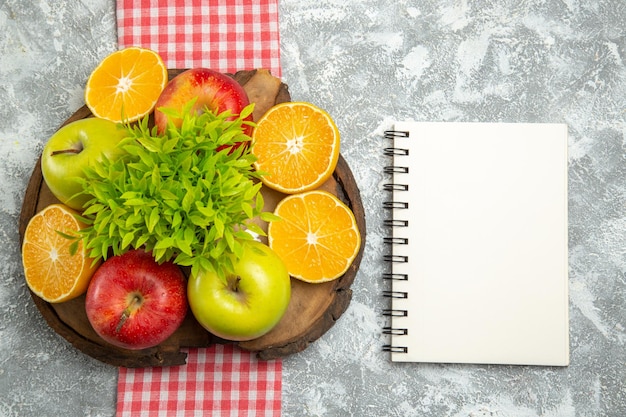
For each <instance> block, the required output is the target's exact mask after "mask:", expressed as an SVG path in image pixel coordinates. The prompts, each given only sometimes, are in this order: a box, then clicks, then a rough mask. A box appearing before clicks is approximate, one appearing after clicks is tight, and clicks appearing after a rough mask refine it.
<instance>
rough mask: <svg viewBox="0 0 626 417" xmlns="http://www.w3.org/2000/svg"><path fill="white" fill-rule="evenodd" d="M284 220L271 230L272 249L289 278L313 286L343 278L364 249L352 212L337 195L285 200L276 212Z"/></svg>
mask: <svg viewBox="0 0 626 417" xmlns="http://www.w3.org/2000/svg"><path fill="white" fill-rule="evenodd" d="M274 214H276V215H277V216H279V217H280V218H281V220H278V221H274V222H271V223H270V224H269V226H268V242H269V246H270V247H271V248H272V249H273V250H274V251H275V252H276V253H277V254H278V256H280V258H281V259H282V260H283V262H285V265H286V266H287V270H288V271H289V274H290V275H291V276H293V277H294V278H297V279H300V280H302V281H306V282H310V283H320V282H326V281H331V280H334V279H336V278H339V277H340V276H342V275H343V274H344V273H345V272H346V271H347V270H348V268H349V267H350V265H351V264H352V261H354V258H356V256H357V254H358V252H359V249H360V247H361V233H360V232H359V229H358V227H357V224H356V219H355V218H354V214H353V213H352V210H350V208H349V207H348V206H346V205H345V204H344V203H343V202H342V201H341V200H339V199H338V198H337V197H335V196H334V195H333V194H331V193H329V192H326V191H322V190H313V191H307V192H304V193H300V194H293V195H289V196H287V197H285V198H284V199H283V200H281V201H280V202H279V203H278V204H277V206H276V209H275V210H274Z"/></svg>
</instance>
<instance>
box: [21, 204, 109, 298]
mask: <svg viewBox="0 0 626 417" xmlns="http://www.w3.org/2000/svg"><path fill="white" fill-rule="evenodd" d="M76 214H77V212H76V211H74V210H72V209H70V208H69V207H67V206H65V205H63V204H52V205H50V206H47V207H46V208H44V209H43V210H42V211H40V212H39V213H37V214H35V215H34V216H33V217H32V218H31V219H30V221H29V222H28V225H27V226H26V231H25V233H24V242H23V244H22V264H23V266H24V275H25V277H26V284H27V285H28V287H29V288H30V289H31V290H32V291H33V292H34V293H35V294H37V295H38V296H39V297H41V298H42V299H43V300H45V301H47V302H49V303H59V302H62V301H67V300H71V299H72V298H75V297H77V296H79V295H81V294H83V293H84V292H85V291H86V290H87V287H88V285H89V281H90V279H91V276H92V275H93V273H94V272H95V271H96V269H97V267H98V265H97V264H96V265H92V261H93V260H92V259H91V258H88V257H87V254H86V252H85V249H84V248H83V244H82V241H81V240H80V239H79V240H74V239H69V238H68V236H76V235H77V232H78V230H80V229H81V228H83V227H85V225H84V224H82V223H81V222H79V221H78V220H77V219H76V217H75V216H76ZM63 235H65V236H63ZM76 243H77V245H76ZM72 244H74V245H75V251H73V250H72V249H73V248H72Z"/></svg>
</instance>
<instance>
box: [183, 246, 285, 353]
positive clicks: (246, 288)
mask: <svg viewBox="0 0 626 417" xmlns="http://www.w3.org/2000/svg"><path fill="white" fill-rule="evenodd" d="M242 244H243V245H244V250H243V256H241V257H240V258H239V259H238V260H235V261H234V274H231V275H228V276H227V277H226V279H225V280H224V279H221V278H220V277H219V276H218V275H217V273H214V272H208V271H203V272H200V273H198V274H197V275H193V274H192V275H191V276H190V277H189V281H188V284H187V298H188V300H189V306H190V307H191V311H192V313H193V315H194V317H195V318H196V320H197V321H198V323H200V324H201V325H202V326H203V327H204V328H205V329H207V330H208V331H209V332H211V333H213V334H214V335H216V336H218V337H221V338H222V339H227V340H233V341H244V340H252V339H256V338H257V337H260V336H262V335H264V334H266V333H267V332H269V331H270V330H271V329H272V328H274V326H276V324H278V322H279V321H280V319H281V318H282V317H283V314H284V313H285V311H286V310H287V306H288V305H289V300H290V299H291V279H290V277H289V273H288V272H287V268H286V267H285V264H284V263H283V261H282V259H280V258H279V257H278V255H276V253H275V252H274V251H273V250H272V249H270V247H269V246H267V245H265V244H263V243H261V242H257V241H253V240H251V241H243V242H242Z"/></svg>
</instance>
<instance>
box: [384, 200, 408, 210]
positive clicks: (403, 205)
mask: <svg viewBox="0 0 626 417" xmlns="http://www.w3.org/2000/svg"><path fill="white" fill-rule="evenodd" d="M383 208H386V209H392V210H393V209H408V208H409V203H407V202H406V201H384V202H383Z"/></svg>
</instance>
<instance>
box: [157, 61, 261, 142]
mask: <svg viewBox="0 0 626 417" xmlns="http://www.w3.org/2000/svg"><path fill="white" fill-rule="evenodd" d="M196 97H197V100H196V102H195V104H194V110H197V111H201V110H202V109H204V107H205V106H206V107H208V108H209V109H210V110H212V111H214V112H217V113H222V112H224V111H226V110H230V111H231V113H233V115H234V117H237V116H238V115H239V114H240V113H241V111H242V110H243V109H244V107H246V106H247V105H248V104H250V101H249V100H248V95H247V94H246V92H245V90H244V89H243V87H242V86H241V85H239V83H238V82H237V81H235V80H234V79H233V78H232V77H230V76H228V75H226V74H222V73H221V72H217V71H213V70H211V69H208V68H193V69H188V70H186V71H183V72H181V73H180V74H178V75H177V76H176V77H174V78H173V79H172V80H171V81H170V82H169V83H168V84H167V85H166V86H165V89H164V90H163V92H162V93H161V96H160V97H159V99H158V100H157V102H156V106H155V110H154V123H155V125H156V127H157V131H158V132H159V133H163V132H165V130H166V129H167V122H168V117H167V116H166V115H165V114H163V112H161V111H160V110H159V108H161V107H165V108H172V109H176V110H179V111H180V110H182V108H183V106H184V105H185V104H187V103H189V102H190V101H191V100H192V99H194V98H196ZM234 117H233V118H234ZM245 120H249V121H252V115H250V116H248V117H247V118H246V119H245ZM172 122H174V125H175V126H177V127H180V124H181V120H180V119H174V120H172ZM244 129H245V130H244V133H246V134H247V135H248V136H250V135H251V134H252V127H250V126H248V125H244Z"/></svg>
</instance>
